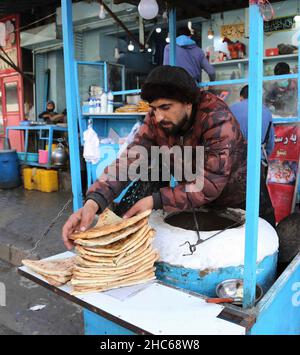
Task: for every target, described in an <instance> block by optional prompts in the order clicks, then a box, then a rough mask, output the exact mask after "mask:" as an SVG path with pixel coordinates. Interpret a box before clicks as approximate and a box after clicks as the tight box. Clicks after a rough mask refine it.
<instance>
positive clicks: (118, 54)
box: [114, 47, 120, 59]
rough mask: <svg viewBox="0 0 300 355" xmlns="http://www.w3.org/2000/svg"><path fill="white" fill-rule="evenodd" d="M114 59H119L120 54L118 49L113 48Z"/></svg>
mask: <svg viewBox="0 0 300 355" xmlns="http://www.w3.org/2000/svg"><path fill="white" fill-rule="evenodd" d="M114 57H115V59H120V52H119V48H118V47H116V48H115V55H114Z"/></svg>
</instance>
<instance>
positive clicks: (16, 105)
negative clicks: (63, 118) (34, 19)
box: [0, 15, 24, 151]
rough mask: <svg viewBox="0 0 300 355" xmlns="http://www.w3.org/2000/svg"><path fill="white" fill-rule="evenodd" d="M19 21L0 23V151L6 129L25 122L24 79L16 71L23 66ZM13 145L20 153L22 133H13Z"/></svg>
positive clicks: (11, 137) (10, 138)
mask: <svg viewBox="0 0 300 355" xmlns="http://www.w3.org/2000/svg"><path fill="white" fill-rule="evenodd" d="M18 26H19V18H18V17H17V16H14V15H13V16H9V17H6V18H3V19H1V20H0V41H1V46H2V47H1V51H0V55H1V57H0V147H1V146H2V145H3V142H4V139H5V134H6V127H7V126H18V125H19V122H20V121H21V120H23V118H24V106H23V79H22V76H21V74H20V73H19V72H17V71H16V70H15V67H19V66H20V65H21V51H20V40H19V31H18ZM9 140H10V145H11V147H12V148H13V149H17V151H21V150H22V147H23V138H22V135H21V133H20V132H11V133H10V135H9Z"/></svg>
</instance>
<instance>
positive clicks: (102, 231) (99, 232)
mask: <svg viewBox="0 0 300 355" xmlns="http://www.w3.org/2000/svg"><path fill="white" fill-rule="evenodd" d="M151 211H152V210H147V211H145V212H143V213H140V214H138V215H136V216H134V217H131V218H127V219H123V218H122V220H121V221H120V222H117V223H113V224H107V225H102V226H99V225H98V226H96V227H93V228H91V229H89V230H87V231H86V232H76V233H73V234H71V235H70V237H69V239H73V240H76V239H92V238H99V237H102V236H104V235H109V234H112V233H115V232H118V231H120V230H122V229H125V228H127V227H130V226H132V225H134V224H136V223H137V222H139V221H140V220H142V219H144V218H146V217H148V216H149V215H150V214H151ZM112 213H113V212H112ZM99 218H100V217H99ZM110 218H111V217H110Z"/></svg>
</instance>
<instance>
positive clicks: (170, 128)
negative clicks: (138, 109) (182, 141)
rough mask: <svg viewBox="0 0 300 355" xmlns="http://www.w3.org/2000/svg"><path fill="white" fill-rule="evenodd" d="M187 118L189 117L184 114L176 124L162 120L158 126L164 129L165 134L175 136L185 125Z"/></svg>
mask: <svg viewBox="0 0 300 355" xmlns="http://www.w3.org/2000/svg"><path fill="white" fill-rule="evenodd" d="M188 120H189V117H188V115H187V114H186V115H185V116H184V117H183V119H182V120H181V121H180V122H179V123H178V124H174V123H172V122H169V121H164V120H162V121H161V122H159V126H160V128H161V129H163V130H164V132H165V133H166V135H168V136H176V135H177V134H178V133H179V132H180V131H181V129H182V128H183V127H184V126H185V125H186V123H187V122H188ZM164 124H165V126H164Z"/></svg>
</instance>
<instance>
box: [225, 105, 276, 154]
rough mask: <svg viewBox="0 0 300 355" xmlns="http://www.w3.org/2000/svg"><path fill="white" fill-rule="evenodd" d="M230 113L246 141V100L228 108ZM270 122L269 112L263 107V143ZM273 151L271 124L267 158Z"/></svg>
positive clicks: (272, 129)
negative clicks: (237, 122) (236, 121)
mask: <svg viewBox="0 0 300 355" xmlns="http://www.w3.org/2000/svg"><path fill="white" fill-rule="evenodd" d="M230 110H231V112H232V113H233V114H234V116H235V118H236V119H237V120H238V121H239V124H240V127H241V131H242V133H243V135H244V137H245V139H246V140H247V138H248V100H247V99H246V100H243V101H241V102H238V103H236V104H233V105H232V106H231V107H230ZM270 122H272V113H271V111H270V110H269V109H268V108H267V107H266V106H264V105H263V109H262V131H261V142H262V143H263V142H264V140H265V137H266V134H267V130H268V127H269V123H270ZM273 149H274V126H273V124H272V126H271V129H270V133H269V139H268V142H267V145H266V151H267V155H268V156H269V155H270V154H271V153H272V151H273Z"/></svg>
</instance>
